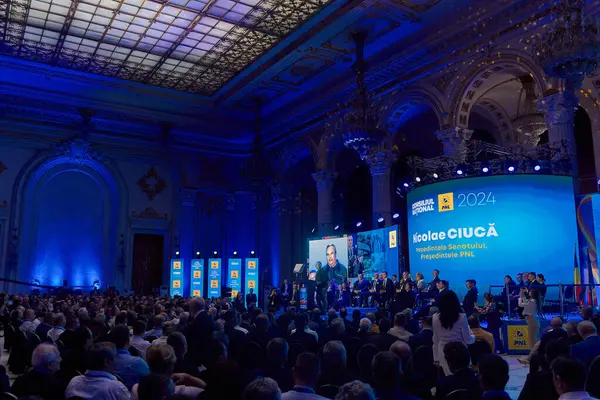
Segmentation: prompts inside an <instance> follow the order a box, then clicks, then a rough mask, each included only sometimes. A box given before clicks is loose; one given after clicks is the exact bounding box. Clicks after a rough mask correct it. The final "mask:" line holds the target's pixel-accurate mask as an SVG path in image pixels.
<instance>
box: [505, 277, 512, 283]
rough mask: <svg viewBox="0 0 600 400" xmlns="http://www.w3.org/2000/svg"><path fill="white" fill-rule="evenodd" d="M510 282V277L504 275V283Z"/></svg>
mask: <svg viewBox="0 0 600 400" xmlns="http://www.w3.org/2000/svg"><path fill="white" fill-rule="evenodd" d="M510 282H512V278H511V276H510V275H504V283H510Z"/></svg>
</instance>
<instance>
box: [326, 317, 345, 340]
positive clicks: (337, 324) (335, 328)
mask: <svg viewBox="0 0 600 400" xmlns="http://www.w3.org/2000/svg"><path fill="white" fill-rule="evenodd" d="M330 329H331V332H332V333H333V334H334V335H335V337H341V336H344V333H345V332H346V324H344V320H343V319H341V318H334V319H333V320H332V321H331V324H330Z"/></svg>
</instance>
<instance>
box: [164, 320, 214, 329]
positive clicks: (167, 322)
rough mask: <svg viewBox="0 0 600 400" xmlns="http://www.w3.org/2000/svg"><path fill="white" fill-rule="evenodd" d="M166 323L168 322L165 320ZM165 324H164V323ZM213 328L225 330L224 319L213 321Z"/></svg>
mask: <svg viewBox="0 0 600 400" xmlns="http://www.w3.org/2000/svg"><path fill="white" fill-rule="evenodd" d="M167 324H168V322H167ZM165 326H166V324H165ZM215 329H216V330H217V331H219V332H225V320H222V319H218V320H216V321H215Z"/></svg>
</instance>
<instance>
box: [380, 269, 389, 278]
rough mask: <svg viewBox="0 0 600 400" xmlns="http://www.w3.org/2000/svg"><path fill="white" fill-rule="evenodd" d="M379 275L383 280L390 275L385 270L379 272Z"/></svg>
mask: <svg viewBox="0 0 600 400" xmlns="http://www.w3.org/2000/svg"><path fill="white" fill-rule="evenodd" d="M379 277H380V278H381V279H382V280H384V279H387V277H388V276H387V271H383V272H382V273H381V274H379Z"/></svg>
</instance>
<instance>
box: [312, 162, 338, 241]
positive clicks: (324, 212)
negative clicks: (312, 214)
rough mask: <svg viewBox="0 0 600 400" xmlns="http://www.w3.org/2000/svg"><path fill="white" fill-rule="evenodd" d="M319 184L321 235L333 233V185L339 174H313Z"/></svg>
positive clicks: (324, 172)
mask: <svg viewBox="0 0 600 400" xmlns="http://www.w3.org/2000/svg"><path fill="white" fill-rule="evenodd" d="M312 177H313V179H314V180H315V182H316V183H317V202H318V204H317V225H318V226H319V234H321V235H322V234H328V233H330V232H332V231H333V183H334V181H335V178H337V173H335V172H331V171H328V170H323V171H319V172H315V173H314V174H312Z"/></svg>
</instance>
